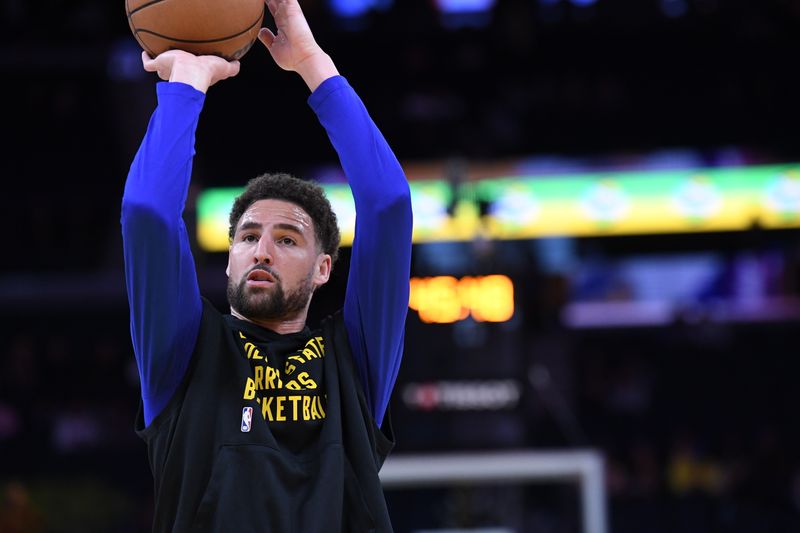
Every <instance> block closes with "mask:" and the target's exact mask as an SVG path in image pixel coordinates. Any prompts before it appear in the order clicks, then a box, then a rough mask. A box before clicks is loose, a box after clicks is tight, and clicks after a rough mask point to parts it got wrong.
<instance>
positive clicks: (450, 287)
mask: <svg viewBox="0 0 800 533" xmlns="http://www.w3.org/2000/svg"><path fill="white" fill-rule="evenodd" d="M408 306H409V307H410V308H411V309H412V310H414V311H416V312H417V313H418V314H419V318H420V320H422V321H423V322H425V323H427V324H451V323H453V322H458V321H459V320H464V319H466V318H467V317H469V316H471V317H472V318H473V320H476V321H478V322H506V321H507V320H509V319H511V317H512V316H513V315H514V284H513V283H512V281H511V279H510V278H508V276H503V275H492V276H466V277H463V278H461V279H457V278H455V277H453V276H435V277H427V278H411V294H410V298H409V303H408Z"/></svg>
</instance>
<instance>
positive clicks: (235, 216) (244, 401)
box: [122, 0, 411, 533]
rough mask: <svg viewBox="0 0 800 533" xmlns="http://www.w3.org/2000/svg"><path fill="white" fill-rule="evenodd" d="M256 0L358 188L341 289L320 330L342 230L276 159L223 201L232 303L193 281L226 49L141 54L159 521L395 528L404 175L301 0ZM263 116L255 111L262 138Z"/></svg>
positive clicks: (146, 378)
mask: <svg viewBox="0 0 800 533" xmlns="http://www.w3.org/2000/svg"><path fill="white" fill-rule="evenodd" d="M267 5H268V8H269V10H270V12H271V13H272V15H273V17H274V19H275V22H276V25H277V32H276V33H275V34H273V33H272V32H271V31H269V30H266V29H263V30H262V32H261V34H260V35H259V39H260V40H261V42H262V43H263V44H264V45H265V46H266V48H267V49H268V50H269V52H270V54H271V55H272V58H273V59H274V60H275V62H276V63H277V64H278V66H279V67H281V68H283V69H285V70H288V71H294V72H296V73H298V74H299V75H300V76H301V77H302V79H303V80H304V81H305V83H306V84H307V85H308V88H309V89H310V90H311V95H310V97H309V100H308V101H309V104H310V106H311V108H312V109H313V111H314V112H315V113H316V114H317V117H318V118H319V120H320V122H321V124H322V126H323V127H324V128H325V130H326V131H327V133H328V136H329V138H330V140H331V142H332V144H333V146H334V148H335V149H336V151H337V152H338V155H339V158H340V161H341V164H342V166H343V168H344V170H345V173H346V174H347V177H348V180H349V182H350V186H351V188H352V191H353V196H354V198H355V205H356V209H357V213H358V218H357V220H356V239H355V242H354V244H353V251H352V260H351V265H350V272H349V278H348V285H347V292H346V296H345V300H344V303H343V310H342V311H341V312H339V313H336V314H335V315H334V316H332V317H329V318H327V319H326V320H325V321H324V322H323V324H322V325H321V327H320V329H318V330H311V329H310V328H309V327H308V326H307V325H306V316H307V312H308V307H309V303H310V301H311V298H312V295H313V293H314V291H315V290H316V289H317V288H319V287H320V286H322V285H323V284H325V283H326V282H327V281H328V278H329V276H330V273H331V268H332V267H333V264H334V262H335V259H336V255H337V249H338V243H339V232H338V229H337V226H336V218H335V215H334V214H333V212H332V211H331V207H330V204H329V203H328V201H327V199H326V198H325V196H324V194H323V193H322V191H321V189H320V188H319V187H318V186H316V185H312V184H310V183H309V182H305V181H301V180H299V179H296V178H293V177H290V176H287V175H284V174H277V175H263V176H260V177H258V178H255V179H253V180H251V181H250V182H249V184H248V186H247V188H246V190H245V191H244V192H243V193H242V195H241V196H239V197H238V198H237V200H236V201H235V203H234V205H233V208H232V211H231V214H230V237H231V241H230V248H229V254H228V267H227V271H226V273H227V275H228V291H227V292H228V300H229V304H230V314H222V313H221V312H219V311H218V310H217V309H215V308H214V307H213V306H212V305H211V304H210V303H209V302H208V301H207V300H205V299H203V298H202V297H201V296H200V294H199V289H198V283H197V276H196V272H195V267H194V262H193V258H192V255H191V253H190V245H189V238H188V235H187V231H186V227H185V225H184V223H183V221H182V219H181V213H182V210H183V206H184V202H185V200H186V195H187V189H188V186H189V180H190V175H191V171H192V158H193V155H194V138H195V130H196V127H197V123H198V119H199V115H200V112H201V110H202V107H203V102H204V100H205V93H206V91H207V90H208V89H209V87H211V86H212V85H214V84H215V83H216V82H218V81H220V80H224V79H225V78H229V77H231V76H235V75H236V74H237V73H238V71H239V64H238V62H226V61H225V60H223V59H220V58H218V57H211V56H199V57H198V56H193V55H191V54H188V53H186V52H181V51H169V52H165V53H163V54H161V55H159V56H158V57H156V58H153V59H151V58H149V57H148V56H147V55H146V54H145V55H143V63H144V68H145V70H147V71H149V72H157V73H158V75H159V77H160V78H161V79H163V80H167V82H160V83H158V84H157V93H158V106H157V108H156V110H155V112H154V114H153V116H152V118H151V120H150V124H149V126H148V128H147V132H146V134H145V137H144V140H143V141H142V144H141V146H140V148H139V151H138V153H137V154H136V157H135V159H134V161H133V164H132V166H131V170H130V173H129V175H128V179H127V182H126V185H125V192H124V196H123V201H122V233H123V237H124V253H125V273H126V281H127V288H128V299H129V303H130V312H131V335H132V340H133V346H134V352H135V355H136V361H137V363H138V368H139V373H140V376H141V384H142V404H141V405H142V408H141V409H140V414H139V417H138V421H137V433H138V434H139V435H140V436H141V437H142V438H143V439H144V440H145V441H146V443H147V445H148V454H149V459H150V465H151V468H152V471H153V475H154V478H155V496H156V498H155V519H154V530H155V531H159V532H161V531H175V532H178V531H189V530H191V531H226V532H227V531H230V532H251V531H265V532H267V531H268V532H302V533H314V532H325V533H329V532H337V531H340V532H346V533H360V532H366V531H381V532H383V531H391V524H390V521H389V516H388V512H387V509H386V504H385V501H384V498H383V493H382V490H381V486H380V482H379V479H378V470H379V469H380V467H381V464H382V463H383V460H384V458H385V457H386V455H387V454H388V453H389V450H390V448H391V447H392V436H391V433H390V428H389V427H388V426H389V424H388V420H384V418H385V411H386V409H387V404H388V400H389V396H390V392H391V389H392V386H393V384H394V381H395V377H396V375H397V371H398V366H399V364H400V357H401V353H402V350H403V332H404V320H405V315H406V310H407V304H408V290H409V282H408V280H409V269H410V254H411V206H410V196H409V189H408V184H407V182H406V180H405V177H404V175H403V171H402V169H401V168H400V165H399V164H398V162H397V160H396V158H395V157H394V155H393V154H392V151H391V150H390V148H389V146H388V145H387V144H386V141H385V140H384V138H383V136H382V135H381V134H380V132H379V131H378V130H377V128H376V127H375V125H374V124H373V122H372V120H371V119H370V117H369V115H368V114H367V111H366V110H365V108H364V106H363V104H362V103H361V101H360V99H359V98H358V96H356V94H355V93H354V91H353V89H352V88H351V87H350V86H349V85H348V83H347V81H346V80H345V79H344V78H342V77H341V76H339V74H338V72H337V70H336V67H335V66H334V63H333V62H332V60H331V58H330V57H329V56H328V55H327V54H326V53H324V52H323V51H322V49H321V48H320V47H319V46H318V45H317V43H316V42H315V40H314V37H313V35H312V33H311V31H310V29H309V27H308V25H307V23H306V20H305V17H304V15H303V13H302V11H301V9H300V6H299V5H298V3H297V1H296V0H281V1H278V0H268V1H267ZM265 90H269V89H268V88H267V89H265ZM276 130H277V128H270V127H266V126H265V127H264V137H265V140H264V146H265V147H267V148H268V147H269V137H270V135H278V134H279V133H278V131H276Z"/></svg>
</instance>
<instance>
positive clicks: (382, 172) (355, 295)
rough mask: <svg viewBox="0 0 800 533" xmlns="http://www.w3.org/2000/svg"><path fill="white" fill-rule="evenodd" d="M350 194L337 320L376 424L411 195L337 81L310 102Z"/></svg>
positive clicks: (396, 354)
mask: <svg viewBox="0 0 800 533" xmlns="http://www.w3.org/2000/svg"><path fill="white" fill-rule="evenodd" d="M309 104H310V105H311V107H312V108H313V109H314V111H315V112H316V113H317V116H318V117H319V120H320V122H321V123H322V125H323V126H324V127H325V130H326V131H327V133H328V137H329V138H330V140H331V143H332V144H333V147H334V148H335V149H336V152H337V153H338V154H339V160H340V162H341V164H342V167H343V168H344V171H345V174H346V175H347V179H348V182H349V183H350V188H351V189H352V191H353V197H354V199H355V206H356V213H357V216H356V228H355V241H354V243H353V252H352V259H351V263H350V274H349V277H348V282H347V292H346V295H345V303H344V320H345V326H346V327H347V333H348V337H349V340H350V345H351V348H352V351H353V357H354V359H355V363H356V366H357V368H358V372H359V377H360V378H361V382H362V385H363V386H364V390H365V394H366V396H367V401H368V403H369V405H370V407H371V409H372V413H373V415H374V417H375V420H376V421H377V422H378V424H380V423H381V422H382V421H383V416H384V413H385V412H386V407H387V405H388V403H389V397H390V396H391V392H392V387H393V386H394V382H395V379H396V378H397V371H398V369H399V368H400V360H401V357H402V354H403V339H404V334H405V319H406V313H407V312H408V292H409V275H410V270H411V230H412V215H411V195H410V192H409V187H408V182H407V181H406V178H405V174H404V173H403V169H402V168H401V167H400V164H399V163H398V161H397V158H396V157H395V156H394V154H393V153H392V150H391V148H389V145H388V144H387V143H386V140H385V139H384V138H383V135H381V133H380V131H378V128H377V127H376V126H375V124H374V123H373V121H372V119H371V118H370V116H369V114H368V113H367V110H366V109H365V108H364V104H363V103H362V102H361V100H360V99H359V97H358V96H357V95H356V93H355V92H354V91H353V89H352V88H351V87H350V85H349V84H348V83H347V81H346V80H345V79H344V78H342V77H341V76H336V77H333V78H330V79H328V80H326V81H325V82H324V83H322V84H321V85H320V86H319V87H318V88H317V89H316V90H315V91H314V93H313V94H312V95H311V96H310V97H309Z"/></svg>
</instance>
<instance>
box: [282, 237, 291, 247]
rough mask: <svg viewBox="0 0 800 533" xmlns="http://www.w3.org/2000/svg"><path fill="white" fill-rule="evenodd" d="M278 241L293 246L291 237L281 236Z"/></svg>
mask: <svg viewBox="0 0 800 533" xmlns="http://www.w3.org/2000/svg"><path fill="white" fill-rule="evenodd" d="M278 242H279V243H281V244H283V245H285V246H293V245H294V244H295V241H294V239H292V238H291V237H281V238H280V239H278Z"/></svg>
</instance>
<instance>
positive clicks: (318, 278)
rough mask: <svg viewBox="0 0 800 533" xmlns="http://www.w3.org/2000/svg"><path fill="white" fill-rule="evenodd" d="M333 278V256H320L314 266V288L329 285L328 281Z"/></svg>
mask: <svg viewBox="0 0 800 533" xmlns="http://www.w3.org/2000/svg"><path fill="white" fill-rule="evenodd" d="M330 277H331V256H329V255H328V254H319V255H318V256H317V262H316V264H315V265H314V275H313V277H312V281H313V282H314V287H315V288H317V287H321V286H322V285H325V284H326V283H328V280H329V279H330Z"/></svg>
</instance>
